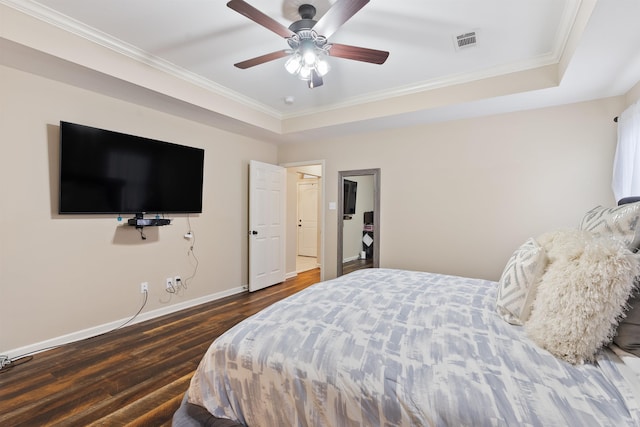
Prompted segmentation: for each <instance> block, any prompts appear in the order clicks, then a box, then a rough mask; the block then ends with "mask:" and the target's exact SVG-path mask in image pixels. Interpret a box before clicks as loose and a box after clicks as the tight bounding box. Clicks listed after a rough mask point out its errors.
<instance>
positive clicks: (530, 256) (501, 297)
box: [496, 238, 547, 325]
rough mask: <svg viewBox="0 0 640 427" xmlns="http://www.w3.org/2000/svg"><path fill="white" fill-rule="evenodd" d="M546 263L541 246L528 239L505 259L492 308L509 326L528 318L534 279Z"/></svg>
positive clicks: (539, 274)
mask: <svg viewBox="0 0 640 427" xmlns="http://www.w3.org/2000/svg"><path fill="white" fill-rule="evenodd" d="M546 263H547V257H546V255H545V251H544V249H542V247H540V245H539V244H538V243H537V242H536V241H535V239H532V238H530V239H528V240H527V241H526V242H525V243H524V244H523V245H522V246H520V247H519V248H518V249H517V250H516V251H515V252H514V253H513V255H512V256H511V258H510V259H509V262H507V265H506V267H505V268H504V271H503V272H502V276H501V277H500V281H499V286H498V297H497V299H496V311H497V312H498V314H500V316H501V317H502V318H503V319H504V320H506V321H507V322H509V323H511V324H512V325H523V324H524V322H526V320H527V319H528V318H529V314H530V312H531V304H532V303H533V300H534V299H535V295H536V282H537V281H538V279H539V278H540V276H541V275H542V272H543V271H544V267H545V265H546Z"/></svg>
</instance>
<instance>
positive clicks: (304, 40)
mask: <svg viewBox="0 0 640 427" xmlns="http://www.w3.org/2000/svg"><path fill="white" fill-rule="evenodd" d="M367 3H369V0H337V1H336V2H335V4H333V6H331V7H330V8H329V10H328V11H327V13H325V14H324V15H323V16H322V17H321V18H320V20H318V21H316V20H314V19H313V18H314V16H315V15H316V8H315V7H314V6H313V5H311V4H302V5H300V7H299V8H298V13H299V14H300V19H299V20H298V21H295V22H294V23H293V24H291V25H290V26H289V27H288V28H287V27H285V26H284V25H282V24H280V23H279V22H278V21H276V20H274V19H273V18H271V17H269V16H267V15H265V14H264V13H262V12H260V11H259V10H258V9H256V8H254V7H253V6H251V5H250V4H248V3H247V2H245V1H244V0H231V1H230V2H229V3H227V6H229V7H230V8H231V9H233V10H235V11H236V12H238V13H240V14H242V15H244V16H246V17H247V18H249V19H251V20H252V21H254V22H256V23H258V24H260V25H262V26H263V27H265V28H267V29H268V30H271V31H273V32H274V33H276V34H278V35H279V36H282V37H284V38H285V39H286V40H287V43H288V44H289V47H290V49H284V50H278V51H275V52H271V53H267V54H265V55H261V56H257V57H255V58H252V59H248V60H246V61H242V62H238V63H237V64H234V65H235V66H236V67H238V68H241V69H246V68H250V67H253V66H256V65H260V64H264V63H265V62H269V61H273V60H275V59H279V58H284V57H286V56H288V57H289V59H288V60H287V62H286V63H285V68H286V70H287V71H288V72H289V73H291V74H294V75H297V76H298V77H299V78H300V79H302V80H305V81H307V82H308V85H309V88H310V89H313V88H314V87H318V86H322V77H323V76H324V75H325V74H326V73H327V72H328V71H329V63H328V62H327V61H326V57H327V56H335V57H338V58H344V59H352V60H355V61H362V62H369V63H372V64H383V63H384V62H385V61H386V60H387V57H388V56H389V52H385V51H382V50H375V49H367V48H364V47H357V46H350V45H346V44H339V43H329V40H328V39H329V37H331V35H332V34H333V33H335V32H336V30H337V29H338V28H340V26H341V25H342V24H344V23H345V22H347V21H348V20H349V19H350V18H351V17H352V16H353V15H355V14H356V12H358V11H359V10H360V9H362V7H363V6H364V5H366V4H367Z"/></svg>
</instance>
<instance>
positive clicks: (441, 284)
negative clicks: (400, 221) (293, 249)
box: [175, 269, 640, 427]
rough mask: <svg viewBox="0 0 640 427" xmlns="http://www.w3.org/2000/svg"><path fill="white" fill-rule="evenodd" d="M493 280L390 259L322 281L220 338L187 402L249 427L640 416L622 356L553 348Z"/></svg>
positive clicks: (608, 420)
mask: <svg viewBox="0 0 640 427" xmlns="http://www.w3.org/2000/svg"><path fill="white" fill-rule="evenodd" d="M497 290H498V284H497V283H496V282H491V281H486V280H480V279H471V278H463V277H455V276H446V275H440V274H432V273H425V272H416V271H404V270H393V269H367V270H360V271H356V272H353V273H350V274H348V275H346V276H342V277H340V278H338V279H334V280H329V281H326V282H322V283H319V284H316V285H313V286H311V287H310V288H307V289H306V290H304V291H302V292H300V293H298V294H295V295H293V296H291V297H289V298H287V299H285V300H283V301H280V302H278V303H276V304H274V305H272V306H270V307H268V308H267V309H265V310H263V311H262V312H260V313H258V314H256V315H254V316H253V317H251V318H249V319H247V320H245V321H243V322H241V323H240V324H238V325H237V326H236V327H234V328H232V329H231V330H229V331H228V332H227V333H225V334H224V335H222V336H221V337H219V339H217V340H216V341H215V342H214V343H213V344H212V346H211V347H210V349H209V350H208V351H207V353H206V355H205V356H204V357H203V359H202V362H201V364H200V366H199V368H198V370H197V372H196V374H195V375H194V377H193V380H192V382H191V386H190V388H189V391H188V400H189V402H190V404H189V406H190V407H191V410H192V411H193V410H194V408H200V410H201V415H202V414H204V415H205V416H206V417H208V419H209V422H210V423H211V424H210V425H215V424H212V423H214V422H216V420H218V422H222V421H220V420H224V419H227V420H231V421H233V422H234V423H237V424H229V425H245V426H251V427H257V426H471V425H473V426H514V425H532V426H555V425H558V426H566V425H576V426H600V425H616V426H627V425H628V426H631V425H635V426H637V425H640V406H639V402H640V400H639V399H638V397H637V396H636V393H637V390H636V387H637V386H636V385H635V384H637V383H638V377H637V375H636V373H635V372H634V371H633V369H631V368H629V367H628V366H627V365H626V364H625V363H624V362H623V358H621V357H619V356H617V355H616V354H615V353H614V352H612V351H611V350H609V349H603V350H602V351H600V352H599V353H598V354H597V356H596V359H595V362H594V363H587V364H580V365H574V364H570V363H568V362H565V361H563V360H561V359H558V358H557V357H555V356H553V355H552V354H550V353H549V352H548V351H546V350H544V349H542V348H540V347H539V346H537V345H536V344H535V343H533V342H532V341H531V340H529V339H528V338H527V336H526V334H525V331H524V329H523V328H522V327H518V326H513V325H511V324H509V323H507V322H505V321H504V320H503V319H502V318H501V317H500V315H499V314H498V313H497V312H496V309H495V304H496V293H497ZM185 405H187V404H186V403H185ZM183 406H184V405H183ZM202 408H204V409H206V412H203V411H202ZM182 409H183V411H184V408H182ZM183 415H184V414H183ZM211 415H213V417H211ZM187 423H188V422H187V421H186V418H185V417H182V418H180V417H179V415H177V418H176V419H175V424H176V425H186V424H187ZM201 424H205V423H201ZM194 425H195V424H194ZM220 425H222V424H220ZM225 425H226V424H225Z"/></svg>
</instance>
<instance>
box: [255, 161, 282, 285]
mask: <svg viewBox="0 0 640 427" xmlns="http://www.w3.org/2000/svg"><path fill="white" fill-rule="evenodd" d="M285 203H286V169H284V168H281V167H280V166H276V165H271V164H268V163H262V162H258V161H255V160H252V161H251V163H250V165H249V291H251V292H253V291H257V290H259V289H262V288H266V287H267V286H271V285H274V284H276V283H280V282H283V281H284V278H285V225H286V224H285V223H286V221H285Z"/></svg>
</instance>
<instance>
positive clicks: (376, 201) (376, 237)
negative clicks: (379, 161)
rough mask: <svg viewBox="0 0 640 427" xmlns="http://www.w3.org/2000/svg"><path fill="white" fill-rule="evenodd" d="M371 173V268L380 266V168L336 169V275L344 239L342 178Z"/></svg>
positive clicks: (338, 270) (339, 270) (339, 273)
mask: <svg viewBox="0 0 640 427" xmlns="http://www.w3.org/2000/svg"><path fill="white" fill-rule="evenodd" d="M362 175H373V268H379V267H380V168H374V169H357V170H347V171H338V215H337V217H338V242H337V243H338V248H337V251H336V252H337V253H338V259H337V261H338V262H337V264H336V276H337V277H339V276H342V274H343V271H342V262H343V256H344V254H343V248H342V246H343V240H344V231H343V227H344V215H343V212H344V180H345V178H348V177H352V176H362Z"/></svg>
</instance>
